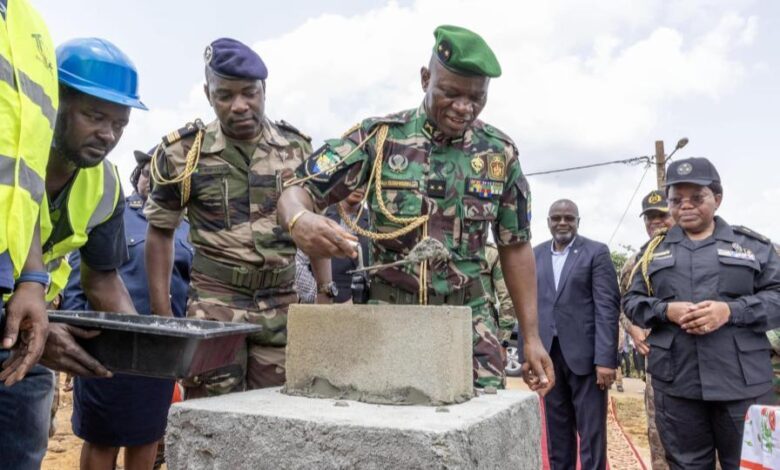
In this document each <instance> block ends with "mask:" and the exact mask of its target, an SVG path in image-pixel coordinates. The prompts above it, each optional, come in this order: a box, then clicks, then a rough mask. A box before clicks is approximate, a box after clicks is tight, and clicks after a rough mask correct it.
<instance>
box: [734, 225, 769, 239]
mask: <svg viewBox="0 0 780 470" xmlns="http://www.w3.org/2000/svg"><path fill="white" fill-rule="evenodd" d="M731 229H732V230H734V231H735V232H737V233H741V234H742V235H745V236H748V237H750V238H754V239H756V240H758V241H760V242H762V243H767V244H768V243H771V241H770V240H769V238H768V237H765V236H764V235H761V234H760V233H758V232H754V231H752V230H750V229H749V228H747V227H745V226H744V225H732V226H731Z"/></svg>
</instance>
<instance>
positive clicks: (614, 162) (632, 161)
mask: <svg viewBox="0 0 780 470" xmlns="http://www.w3.org/2000/svg"><path fill="white" fill-rule="evenodd" d="M638 163H645V164H646V165H650V164H651V163H652V157H649V156H643V157H633V158H626V159H623V160H612V161H610V162H602V163H592V164H590V165H581V166H572V167H568V168H559V169H557V170H547V171H537V172H535V173H526V174H525V176H538V175H549V174H552V173H563V172H564V171H574V170H584V169H587V168H596V167H599V166H607V165H617V164H628V165H636V164H638Z"/></svg>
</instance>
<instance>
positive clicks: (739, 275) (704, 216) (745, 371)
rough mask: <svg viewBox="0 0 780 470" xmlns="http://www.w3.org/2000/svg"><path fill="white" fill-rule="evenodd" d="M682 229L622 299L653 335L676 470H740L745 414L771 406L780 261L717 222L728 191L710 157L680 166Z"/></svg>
mask: <svg viewBox="0 0 780 470" xmlns="http://www.w3.org/2000/svg"><path fill="white" fill-rule="evenodd" d="M666 188H667V195H668V200H669V208H670V211H671V214H672V217H673V218H674V220H675V222H676V223H677V225H676V226H674V227H672V228H671V229H669V231H668V232H667V233H665V234H662V235H659V236H657V237H655V238H653V240H651V241H650V242H649V243H648V245H647V246H646V247H645V249H644V253H643V255H642V258H641V260H640V261H639V262H638V263H637V266H636V268H635V272H634V273H633V275H632V277H631V279H632V283H631V287H630V288H629V291H628V292H627V293H626V295H625V296H624V298H623V306H624V311H625V312H626V314H627V315H628V316H629V318H631V320H632V321H633V322H634V323H635V324H636V325H638V326H640V327H642V328H650V329H652V331H651V333H650V336H649V337H648V339H647V342H648V344H649V345H650V355H649V363H648V372H649V373H650V374H651V375H652V380H653V384H652V385H653V387H654V390H655V407H656V424H657V425H658V431H659V434H660V436H661V442H662V444H663V446H664V450H665V452H666V458H667V461H668V462H669V465H670V467H671V468H672V469H686V470H690V469H714V468H715V455H716V451H717V456H718V460H719V461H720V464H721V466H722V467H723V469H724V470H730V469H737V468H739V458H740V448H741V438H742V428H743V424H744V420H745V413H746V411H747V409H748V407H749V406H750V405H752V404H754V403H772V395H771V389H772V364H771V362H770V355H769V354H770V344H769V341H768V340H767V338H766V335H765V334H764V333H765V332H766V331H767V330H769V329H772V328H776V327H778V326H780V260H779V259H778V257H777V255H776V254H775V252H774V250H773V249H772V244H771V242H770V241H769V240H768V239H767V238H766V237H763V236H761V235H759V234H757V233H755V232H753V231H751V230H749V229H747V228H745V227H740V226H732V225H729V224H728V223H727V222H726V221H725V220H723V219H722V218H720V217H718V216H716V215H715V212H716V211H717V210H718V207H720V204H721V201H722V200H723V188H722V186H721V182H720V176H719V175H718V172H717V170H716V169H715V167H714V166H713V165H712V163H710V162H709V161H708V160H707V159H705V158H689V159H686V160H679V161H676V162H673V163H672V164H671V165H670V166H669V168H668V171H667V176H666Z"/></svg>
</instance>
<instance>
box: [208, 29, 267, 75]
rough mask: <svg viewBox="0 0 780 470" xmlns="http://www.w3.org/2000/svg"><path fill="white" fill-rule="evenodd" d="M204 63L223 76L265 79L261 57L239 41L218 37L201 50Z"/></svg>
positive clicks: (265, 72)
mask: <svg viewBox="0 0 780 470" xmlns="http://www.w3.org/2000/svg"><path fill="white" fill-rule="evenodd" d="M203 59H204V60H205V61H206V65H208V66H209V68H211V70H212V71H214V73H216V74H217V75H220V76H222V77H225V78H235V79H247V80H265V79H266V77H268V69H267V68H266V67H265V63H263V59H261V58H260V56H259V55H257V52H255V51H253V50H252V48H251V47H249V46H247V45H246V44H244V43H243V42H241V41H236V40H235V39H231V38H219V39H217V40H216V41H214V42H212V43H211V44H209V45H208V46H207V47H206V50H205V51H204V52H203Z"/></svg>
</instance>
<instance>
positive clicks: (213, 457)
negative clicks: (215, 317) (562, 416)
mask: <svg viewBox="0 0 780 470" xmlns="http://www.w3.org/2000/svg"><path fill="white" fill-rule="evenodd" d="M539 438H540V417H539V402H538V398H537V396H536V395H535V394H533V393H528V392H520V391H503V390H502V391H499V392H498V394H496V395H480V396H478V397H475V398H473V399H471V400H469V401H467V402H465V403H461V404H456V405H451V406H447V407H439V408H437V407H431V406H391V405H376V404H367V403H360V402H354V401H336V400H323V399H311V398H305V397H296V396H289V395H286V394H283V393H280V389H278V388H273V389H264V390H254V391H251V392H245V393H236V394H231V395H225V396H222V397H216V398H206V399H200V400H189V401H185V402H181V403H177V404H176V405H174V406H173V407H171V412H170V414H169V417H168V431H167V435H166V458H167V463H168V468H171V469H201V468H208V469H231V470H233V469H244V468H252V469H266V468H267V469H279V468H284V469H299V468H300V469H304V468H306V469H308V468H316V469H353V468H359V469H388V468H392V469H404V468H414V469H427V468H430V469H442V468H447V469H467V468H468V469H471V468H475V469H491V470H493V469H512V470H517V469H537V468H540V462H541V455H540V452H541V451H540V446H539Z"/></svg>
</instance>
